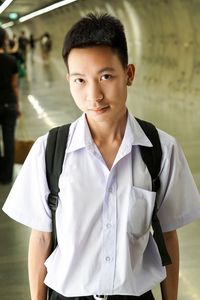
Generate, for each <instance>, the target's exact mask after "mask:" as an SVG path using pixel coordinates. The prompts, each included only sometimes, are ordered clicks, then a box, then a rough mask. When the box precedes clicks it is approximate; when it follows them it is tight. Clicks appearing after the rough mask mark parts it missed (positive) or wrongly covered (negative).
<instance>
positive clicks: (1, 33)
mask: <svg viewBox="0 0 200 300" xmlns="http://www.w3.org/2000/svg"><path fill="white" fill-rule="evenodd" d="M6 36H7V33H6V31H5V29H3V28H0V48H4V47H5V42H6Z"/></svg>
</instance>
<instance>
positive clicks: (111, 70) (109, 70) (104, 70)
mask: <svg viewBox="0 0 200 300" xmlns="http://www.w3.org/2000/svg"><path fill="white" fill-rule="evenodd" d="M113 71H115V69H114V68H112V67H105V68H103V69H101V70H99V71H98V74H100V73H104V72H113Z"/></svg>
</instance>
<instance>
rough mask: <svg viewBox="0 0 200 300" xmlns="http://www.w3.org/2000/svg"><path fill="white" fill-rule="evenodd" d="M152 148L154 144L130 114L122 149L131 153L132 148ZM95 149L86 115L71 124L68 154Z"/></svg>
mask: <svg viewBox="0 0 200 300" xmlns="http://www.w3.org/2000/svg"><path fill="white" fill-rule="evenodd" d="M137 145H141V146H146V147H152V143H151V142H150V140H149V139H148V137H147V136H146V135H145V133H144V131H143V130H142V128H141V127H140V125H139V123H138V122H137V120H136V119H135V118H134V117H133V116H132V115H131V114H130V113H128V118H127V124H126V129H125V134H124V138H123V141H122V144H121V147H120V148H121V149H122V148H124V147H125V148H126V151H127V150H128V151H130V150H131V147H132V146H137ZM85 147H86V148H93V147H94V142H93V139H92V136H91V133H90V130H89V127H88V123H87V120H86V116H85V114H83V115H82V116H81V117H80V118H79V119H78V120H76V121H75V122H73V123H72V124H71V128H70V133H69V139H68V148H67V152H73V151H76V150H79V149H81V148H85Z"/></svg>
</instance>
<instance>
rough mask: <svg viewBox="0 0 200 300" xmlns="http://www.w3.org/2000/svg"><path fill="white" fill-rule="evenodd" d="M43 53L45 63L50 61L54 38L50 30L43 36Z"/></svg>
mask: <svg viewBox="0 0 200 300" xmlns="http://www.w3.org/2000/svg"><path fill="white" fill-rule="evenodd" d="M40 45H41V53H42V59H43V62H44V64H48V63H49V57H50V52H51V50H52V40H51V36H50V34H49V33H48V32H45V33H44V34H43V35H42V37H41V42H40Z"/></svg>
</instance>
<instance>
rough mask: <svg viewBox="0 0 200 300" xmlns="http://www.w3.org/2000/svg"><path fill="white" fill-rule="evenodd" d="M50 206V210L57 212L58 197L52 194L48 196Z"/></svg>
mask: <svg viewBox="0 0 200 300" xmlns="http://www.w3.org/2000/svg"><path fill="white" fill-rule="evenodd" d="M48 204H49V207H50V209H51V210H53V211H54V212H55V211H56V208H57V207H58V196H56V195H53V194H51V193H50V194H49V196H48Z"/></svg>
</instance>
